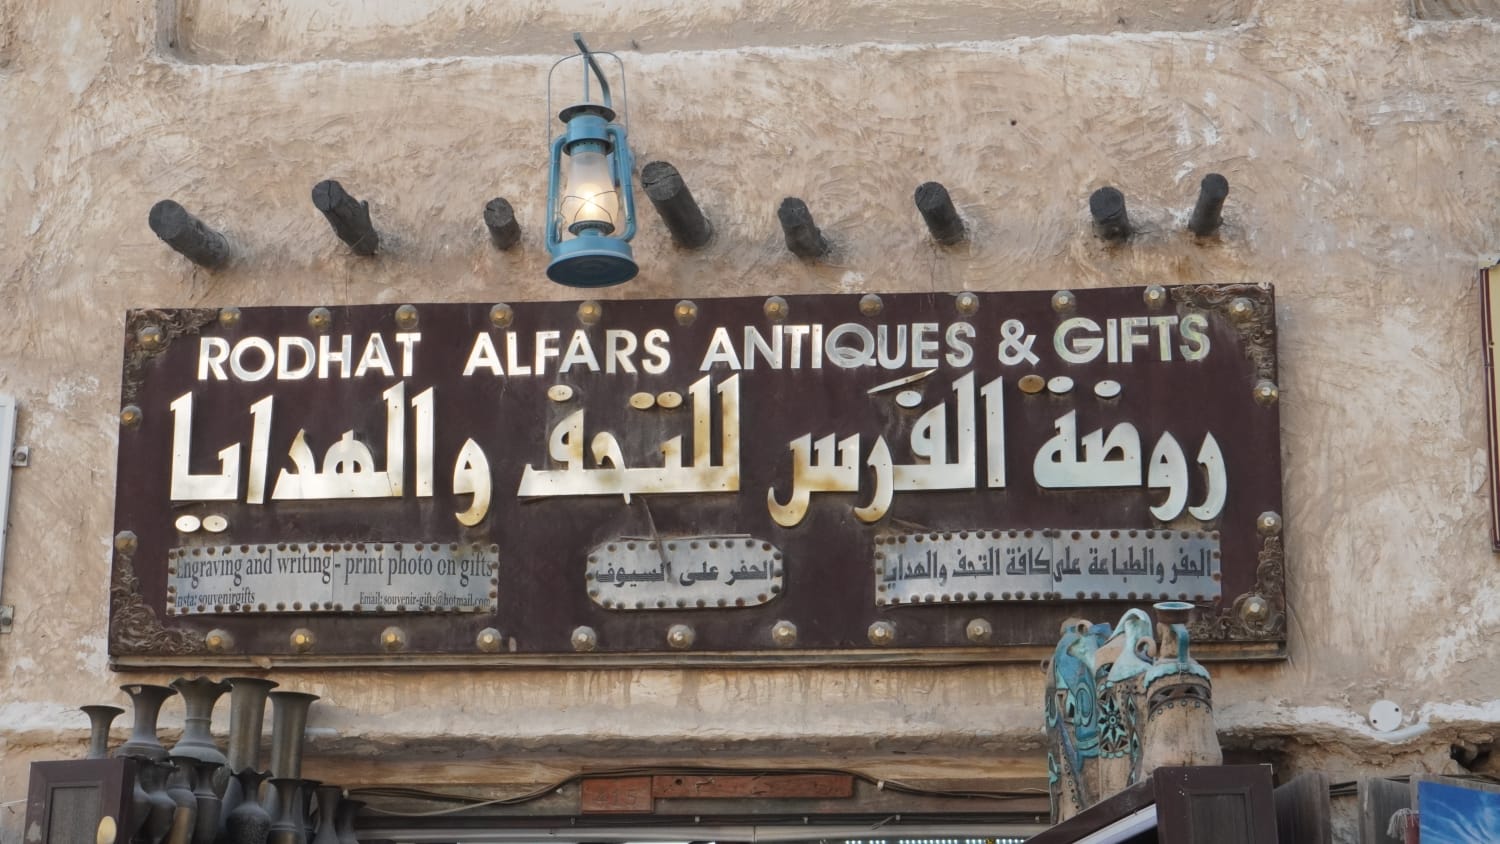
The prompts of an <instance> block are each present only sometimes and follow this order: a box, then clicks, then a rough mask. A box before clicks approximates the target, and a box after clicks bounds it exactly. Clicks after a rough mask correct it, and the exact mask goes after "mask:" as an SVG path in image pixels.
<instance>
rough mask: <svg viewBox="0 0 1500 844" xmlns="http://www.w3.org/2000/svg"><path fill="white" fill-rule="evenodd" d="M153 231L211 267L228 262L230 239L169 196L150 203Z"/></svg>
mask: <svg viewBox="0 0 1500 844" xmlns="http://www.w3.org/2000/svg"><path fill="white" fill-rule="evenodd" d="M147 221H148V222H149V223H150V224H151V230H152V231H153V232H156V236H157V237H159V238H161V239H162V242H163V243H165V244H167V245H168V246H170V247H172V248H173V249H175V250H176V251H177V252H178V253H180V254H181V255H182V256H183V257H185V258H187V259H188V260H189V261H192V262H193V263H195V264H197V265H198V266H200V267H206V268H207V269H210V270H216V269H219V268H220V267H222V266H224V265H225V264H227V263H229V254H230V253H229V240H228V239H227V238H225V237H224V235H222V234H220V233H218V232H216V231H214V230H213V229H211V228H209V227H208V225H207V224H206V223H204V222H203V221H202V220H200V219H198V218H197V217H194V216H193V215H192V214H189V213H188V211H187V209H186V208H183V207H182V206H181V205H178V204H177V203H176V202H173V201H172V200H170V199H163V200H162V201H161V202H158V203H156V204H155V205H153V206H151V213H150V214H149V215H147Z"/></svg>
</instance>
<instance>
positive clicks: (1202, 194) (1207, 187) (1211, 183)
mask: <svg viewBox="0 0 1500 844" xmlns="http://www.w3.org/2000/svg"><path fill="white" fill-rule="evenodd" d="M1227 196H1229V180H1228V179H1226V178H1224V177H1223V176H1221V175H1219V174H1218V173H1209V174H1208V175H1207V176H1204V177H1203V182H1202V184H1200V185H1199V186H1198V204H1197V205H1195V206H1193V216H1192V218H1191V219H1189V220H1188V231H1190V232H1192V233H1193V234H1195V235H1197V236H1199V237H1208V236H1209V235H1211V234H1213V233H1214V232H1216V231H1218V230H1219V224H1220V223H1222V222H1223V215H1222V212H1223V210H1224V199H1225V197H1227Z"/></svg>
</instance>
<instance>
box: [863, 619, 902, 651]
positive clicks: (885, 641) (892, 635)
mask: <svg viewBox="0 0 1500 844" xmlns="http://www.w3.org/2000/svg"><path fill="white" fill-rule="evenodd" d="M868 635H869V637H870V644H872V645H879V646H881V647H884V646H886V645H889V644H890V643H892V642H894V641H896V625H894V624H892V623H890V622H889V621H877V622H875V623H874V624H871V625H870V629H869V634H868Z"/></svg>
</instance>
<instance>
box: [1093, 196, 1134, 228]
mask: <svg viewBox="0 0 1500 844" xmlns="http://www.w3.org/2000/svg"><path fill="white" fill-rule="evenodd" d="M1089 213H1090V214H1092V215H1093V217H1094V234H1097V235H1098V236H1100V237H1102V238H1104V239H1105V240H1112V241H1123V240H1125V239H1126V238H1128V237H1130V235H1131V232H1132V231H1134V229H1132V228H1131V225H1130V215H1129V214H1127V213H1125V194H1123V193H1120V191H1119V189H1118V188H1112V187H1102V188H1100V189H1098V190H1096V191H1094V193H1093V194H1092V195H1090V196H1089Z"/></svg>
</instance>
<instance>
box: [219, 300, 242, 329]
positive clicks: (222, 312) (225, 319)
mask: <svg viewBox="0 0 1500 844" xmlns="http://www.w3.org/2000/svg"><path fill="white" fill-rule="evenodd" d="M219 324H220V325H222V326H224V327H225V328H233V327H234V326H236V325H239V324H240V309H239V308H236V307H235V306H233V305H230V306H229V307H227V308H220V309H219Z"/></svg>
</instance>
